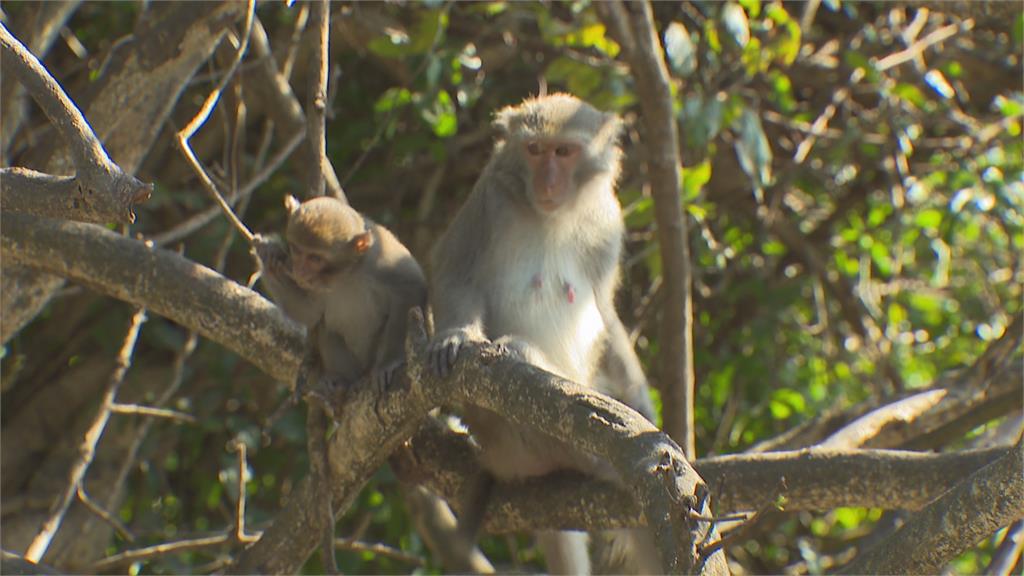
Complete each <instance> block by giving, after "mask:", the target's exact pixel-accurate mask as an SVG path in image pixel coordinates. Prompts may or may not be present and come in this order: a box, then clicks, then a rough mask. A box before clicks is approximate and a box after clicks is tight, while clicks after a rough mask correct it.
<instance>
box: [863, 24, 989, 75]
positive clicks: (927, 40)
mask: <svg viewBox="0 0 1024 576" xmlns="http://www.w3.org/2000/svg"><path fill="white" fill-rule="evenodd" d="M971 28H974V20H965V21H964V22H963V23H962V24H949V25H947V26H943V27H942V28H939V29H938V30H934V31H932V32H931V33H930V34H928V35H927V36H925V37H924V38H922V39H920V40H919V41H917V42H914V43H913V44H911V45H910V46H909V47H907V49H905V50H900V51H899V52H896V53H894V54H890V55H888V56H886V57H885V58H882V59H881V60H879V61H878V62H876V63H875V70H877V71H878V72H884V71H886V70H888V69H889V68H892V67H894V66H899V65H900V64H903V63H905V62H910V61H911V60H913V59H914V58H917V57H918V56H920V55H921V54H922V53H923V52H924V51H925V50H927V49H928V48H931V47H932V46H934V45H936V44H938V43H939V42H942V41H943V40H947V39H949V38H952V37H953V36H954V35H956V33H957V32H959V31H964V32H966V31H968V30H970V29H971Z"/></svg>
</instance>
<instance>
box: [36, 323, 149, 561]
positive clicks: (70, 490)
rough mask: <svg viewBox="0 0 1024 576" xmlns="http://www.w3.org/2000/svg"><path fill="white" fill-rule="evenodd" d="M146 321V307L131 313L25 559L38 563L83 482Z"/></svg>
mask: <svg viewBox="0 0 1024 576" xmlns="http://www.w3.org/2000/svg"><path fill="white" fill-rule="evenodd" d="M145 321H146V309H145V308H139V309H138V310H137V311H136V312H135V315H134V316H132V323H131V326H130V327H129V328H128V333H127V334H126V335H125V338H124V343H123V344H122V345H121V351H120V352H119V353H118V355H117V368H116V369H115V370H114V373H113V375H111V378H110V383H109V384H108V385H107V390H106V392H104V394H103V401H102V403H101V404H100V409H99V413H98V414H96V417H95V418H94V419H93V422H92V425H91V426H89V429H88V430H86V432H85V439H84V440H83V441H82V444H81V445H80V446H79V448H78V451H79V456H78V459H77V460H76V461H75V462H74V464H72V466H71V475H70V478H69V479H68V485H67V487H66V488H65V489H64V492H63V494H61V497H60V500H58V503H57V506H56V507H55V508H54V510H53V512H52V513H51V514H50V517H49V518H47V519H46V522H44V523H43V527H42V529H40V531H39V533H38V534H37V535H36V537H35V538H34V539H33V540H32V543H31V544H29V547H28V550H27V551H26V552H25V558H26V559H27V560H29V561H31V562H39V560H40V559H41V558H42V557H43V554H45V553H46V549H47V548H49V547H50V542H51V541H52V540H53V536H54V535H55V534H56V533H57V529H58V528H60V525H61V522H63V520H64V515H65V514H66V513H67V511H68V507H69V506H70V505H71V499H72V498H73V497H74V495H75V494H77V493H78V487H79V486H80V485H81V484H82V479H83V478H85V473H86V472H87V471H88V470H89V465H90V464H92V460H93V456H94V455H95V454H96V444H97V443H98V442H99V440H100V436H101V435H102V434H103V430H104V428H106V426H107V421H108V420H109V419H110V412H111V410H110V407H111V405H113V403H114V399H115V398H116V397H117V392H118V390H119V389H120V388H121V384H122V383H123V382H124V377H125V374H127V373H128V368H129V367H130V366H131V363H132V353H133V352H134V350H135V342H136V341H137V340H138V337H139V330H140V329H141V328H142V324H143V323H144V322H145Z"/></svg>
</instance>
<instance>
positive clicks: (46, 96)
mask: <svg viewBox="0 0 1024 576" xmlns="http://www.w3.org/2000/svg"><path fill="white" fill-rule="evenodd" d="M0 46H2V48H3V66H4V68H5V69H7V70H13V71H14V73H15V74H16V75H17V77H18V80H20V81H21V83H22V85H24V86H25V89H26V91H27V92H28V93H29V94H30V95H31V96H32V98H33V99H34V100H35V101H36V103H37V104H39V107H40V108H42V109H43V112H45V113H46V115H47V117H49V119H50V122H52V123H53V125H54V127H55V128H56V130H57V133H58V135H59V137H60V139H61V140H63V141H64V143H65V145H67V147H68V150H69V151H70V153H71V158H72V162H73V163H74V166H75V171H76V175H75V177H74V180H73V184H74V185H73V186H71V185H70V184H71V182H69V181H68V180H67V179H63V178H57V177H55V176H50V177H46V175H43V174H39V173H38V172H34V171H31V170H21V171H18V170H17V169H3V170H0V181H3V182H4V185H3V186H2V187H0V209H3V210H22V211H30V212H34V213H37V214H39V213H44V212H43V211H44V210H53V212H50V213H47V215H49V216H55V217H65V218H74V219H76V220H81V221H85V222H97V223H105V222H127V223H130V222H134V221H135V213H134V212H133V211H132V207H133V206H134V205H135V204H137V203H139V202H142V201H145V200H146V199H148V198H149V196H150V194H151V193H152V191H153V185H152V184H143V183H142V182H140V181H138V180H137V179H135V177H133V176H130V175H128V174H126V173H125V172H124V171H123V170H121V167H120V166H118V165H117V164H115V163H114V162H113V161H112V160H111V159H110V157H109V156H107V152H106V151H105V150H104V149H103V145H102V144H100V141H99V138H97V137H96V134H94V133H93V131H92V128H91V127H90V126H89V123H88V122H87V121H86V120H85V116H83V115H82V112H81V110H79V109H78V107H77V106H76V105H75V103H74V102H72V101H71V99H70V98H68V95H67V94H66V93H65V92H64V89H63V88H61V87H60V84H58V83H57V81H56V80H54V79H53V76H50V73H49V72H47V71H46V68H44V67H43V65H42V64H41V63H40V62H39V60H38V59H37V58H36V57H35V56H34V55H33V54H32V53H31V52H29V51H28V49H27V48H25V46H24V45H23V44H22V43H21V42H19V41H18V39H17V38H15V37H14V36H13V35H11V33H10V32H9V31H8V30H7V28H6V27H5V26H4V25H3V24H0ZM9 178H10V179H12V180H14V181H15V182H21V183H23V182H24V181H25V180H31V183H32V186H30V187H29V190H28V191H29V192H36V193H39V192H44V193H45V196H44V201H43V202H41V203H39V204H38V205H37V206H32V204H33V199H34V198H33V197H32V196H26V195H19V194H18V192H19V191H23V190H24V188H17V187H16V188H12V187H10V186H8V183H7V180H8V179H9ZM69 192H70V193H69ZM57 194H63V195H64V196H63V197H62V198H63V202H55V201H54V198H55V197H56V196H55V195H57ZM57 198H61V197H57ZM26 205H27V206H28V209H27V210H26Z"/></svg>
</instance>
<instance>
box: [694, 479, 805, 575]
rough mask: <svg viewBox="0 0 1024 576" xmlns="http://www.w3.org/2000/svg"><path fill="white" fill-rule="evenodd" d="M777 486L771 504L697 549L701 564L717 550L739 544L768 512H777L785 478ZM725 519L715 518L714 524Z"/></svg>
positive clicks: (784, 486) (783, 490)
mask: <svg viewBox="0 0 1024 576" xmlns="http://www.w3.org/2000/svg"><path fill="white" fill-rule="evenodd" d="M779 484H780V485H779V488H778V490H777V491H776V494H777V495H778V496H777V497H776V498H775V499H774V500H773V501H772V502H769V503H767V504H765V505H764V506H762V507H761V508H760V509H758V510H757V511H756V512H754V514H753V515H752V516H750V517H749V518H747V521H746V522H744V523H743V524H741V525H740V526H739V527H738V528H736V529H735V530H733V531H732V532H730V533H729V534H726V535H725V536H721V537H719V538H718V540H716V541H714V542H710V543H707V544H704V545H702V546H700V547H699V549H700V552H699V553H700V558H701V561H702V562H703V561H705V560H707V559H708V558H710V557H711V555H712V554H714V553H715V552H717V551H719V550H723V549H724V548H725V547H726V546H728V545H730V544H733V543H735V542H739V541H740V540H742V539H743V538H745V537H746V536H747V535H748V534H749V533H750V530H751V529H752V528H753V527H754V526H755V525H756V524H757V523H758V522H759V521H760V520H761V518H763V517H764V515H765V514H768V513H769V512H771V511H773V510H778V509H779V504H778V502H779V500H780V499H782V498H784V497H785V493H786V478H785V477H783V478H782V479H780V480H779ZM727 518H728V517H722V518H717V519H716V520H715V521H716V522H725V521H728V520H727ZM740 518H742V515H740ZM710 533H711V531H708V534H710Z"/></svg>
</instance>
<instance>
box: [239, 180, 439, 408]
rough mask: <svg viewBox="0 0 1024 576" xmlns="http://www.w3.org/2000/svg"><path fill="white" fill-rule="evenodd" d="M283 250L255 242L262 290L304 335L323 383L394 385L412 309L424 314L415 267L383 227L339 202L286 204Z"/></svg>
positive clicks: (269, 241)
mask: <svg viewBox="0 0 1024 576" xmlns="http://www.w3.org/2000/svg"><path fill="white" fill-rule="evenodd" d="M285 208H286V210H287V212H288V222H287V224H286V226H285V243H282V242H281V241H280V240H279V239H277V238H264V237H258V239H257V241H256V242H255V251H256V254H257V256H258V257H259V260H260V262H261V265H262V272H263V282H264V284H265V285H266V288H267V290H268V291H269V292H270V295H271V297H272V299H273V300H274V302H276V303H277V304H278V305H279V306H281V308H282V309H283V310H284V312H285V314H287V315H288V316H290V317H291V318H293V319H294V320H296V321H297V322H299V323H300V324H303V325H304V326H306V328H307V330H308V331H307V337H308V338H309V340H310V345H311V347H312V348H313V351H314V352H315V353H316V356H317V360H318V361H319V362H320V364H321V365H320V366H318V367H317V368H319V370H320V372H321V373H320V377H322V378H324V379H326V381H327V382H328V383H329V384H330V386H331V387H333V388H336V389H340V390H345V389H346V388H347V387H349V386H352V385H353V384H355V383H356V382H357V381H358V380H359V379H361V378H363V377H365V376H367V375H368V374H369V375H370V376H371V380H372V381H373V382H375V383H377V384H380V385H388V384H390V383H391V381H392V379H393V377H394V372H395V370H396V368H397V366H398V365H399V364H400V363H401V361H402V360H403V358H404V355H405V334H406V324H407V316H408V312H409V309H410V308H412V307H414V306H419V307H420V308H422V309H426V304H427V284H426V279H425V277H424V275H423V271H422V270H421V269H420V266H419V264H418V263H417V262H416V260H415V259H414V258H413V257H412V255H411V254H410V253H409V251H408V250H407V249H406V248H405V246H403V245H402V243H401V242H399V241H398V239H397V238H395V236H394V235H393V234H392V233H391V232H390V231H388V230H387V229H386V228H384V227H383V226H381V225H379V224H377V223H375V222H373V221H371V220H370V219H368V218H366V217H364V216H363V215H362V214H360V213H359V212H357V211H356V210H354V209H353V208H351V207H350V206H348V205H347V204H345V203H344V202H342V201H341V200H338V199H336V198H332V197H318V198H313V199H311V200H307V201H306V202H302V203H300V202H299V201H298V200H297V199H296V198H295V197H293V196H288V197H287V198H286V199H285Z"/></svg>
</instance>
